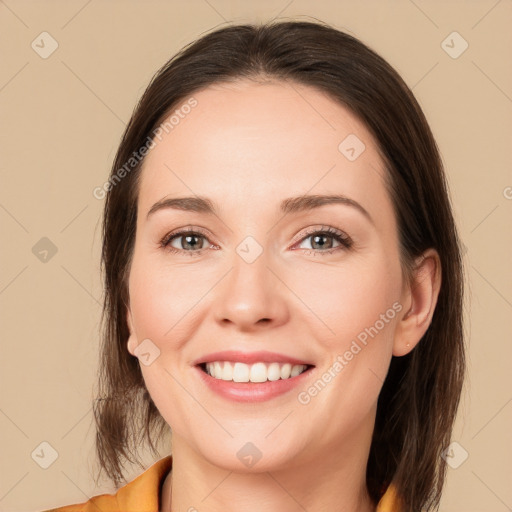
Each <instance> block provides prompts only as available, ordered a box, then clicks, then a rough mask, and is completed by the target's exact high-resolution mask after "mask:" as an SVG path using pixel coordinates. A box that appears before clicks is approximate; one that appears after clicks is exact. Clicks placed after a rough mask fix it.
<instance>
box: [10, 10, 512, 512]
mask: <svg viewBox="0 0 512 512" xmlns="http://www.w3.org/2000/svg"><path fill="white" fill-rule="evenodd" d="M275 16H279V17H285V18H303V19H306V17H315V18H318V19H320V20H323V21H326V22H328V23H331V24H333V25H334V26H335V27H337V28H340V29H345V30H347V31H350V32H351V33H353V34H354V35H356V36H357V37H359V38H360V39H361V40H362V41H363V42H365V43H367V44H369V45H370V46H371V47H372V48H374V49H375V50H376V51H377V52H378V53H380V54H381V55H382V56H383V57H384V58H386V59H387V60H388V61H389V62H390V63H391V64H392V65H393V66H394V67H395V68H396V69H397V70H398V71H399V73H401V75H402V76H403V77H404V79H405V81H406V82H407V83H408V84H409V86H410V87H412V89H413V91H414V93H415V94H416V97H417V98H418V100H419V102H420V104H421V106H422V107H423V109H424V111H425V114H426V115H427V118H428V120H429V122H430V124H431V127H432V129H433V132H434V134H435V136H436V138H437V141H438V144H439V148H440V150H441V154H442V157H443V160H444V162H445V164H446V168H447V173H448V178H449V182H450V186H451V190H452V196H453V202H454V209H455V214H456V218H457V221H458V224H459V226H460V232H461V235H462V238H463V241H464V244H465V246H466V248H467V252H466V255H465V257H466V262H467V279H468V283H469V288H468V292H469V293H470V295H471V300H470V302H469V301H468V306H467V313H468V315H467V322H466V325H467V333H468V344H469V353H468V356H469V380H468V383H467V386H466V391H465V395H464V398H463V403H462V406H461V409H460V411H459V416H458V421H457V427H456V430H455V433H454V440H456V441H457V442H458V443H459V444H460V445H461V446H462V447H463V449H464V450H466V451H467V452H468V453H469V457H468V459H467V460H466V461H465V462H464V463H463V464H461V465H460V466H459V467H458V468H457V469H450V470H449V473H448V481H447V486H446V491H445V493H444V496H443V500H442V503H441V511H443V512H455V511H457V512H459V511H464V512H476V511H478V512H482V511H485V512H501V511H506V510H510V508H511V507H512V485H511V483H512V474H511V473H512V471H511V467H512V463H511V456H512V443H511V439H510V437H511V436H510V432H511V431H512V428H511V427H512V386H511V377H510V373H511V372H510V364H511V361H512V358H511V356H512V347H511V343H510V339H511V327H512V325H511V322H510V318H511V316H512V315H511V312H512V274H511V272H510V263H511V259H510V256H511V254H512V252H511V249H512V237H511V232H512V230H511V229H510V228H511V222H510V221H511V213H512V188H511V187H512V173H511V169H512V166H511V163H512V153H511V142H512V141H511V136H512V70H511V54H512V51H511V50H512V32H511V31H510V26H512V2H511V1H510V0H501V1H496V0H489V1H487V0H485V1H484V0H482V1H476V0H474V1H466V2H461V1H420V0H415V1H414V2H412V1H396V2H395V1H393V2H391V1H385V2H378V1H374V2H370V1H359V2H356V1H337V2H335V1H326V0H324V1H315V2H312V1H309V2H307V1H301V0H274V1H272V2H271V1H268V0H265V1H257V2H256V1H247V2H242V1H228V0H208V1H207V0H192V1H181V0H179V1H177V0H175V1H168V2H163V1H139V2H135V1H123V2H121V1H100V0H89V1H87V0H76V1H75V0H73V1H58V2H57V1H46V2H43V1H23V0H0V48H1V52H2V65H1V68H0V108H1V119H2V123H1V128H0V130H1V131H0V144H1V158H0V173H1V179H2V187H1V189H0V221H1V226H2V233H1V239H2V247H3V250H2V261H1V267H0V268H1V274H0V308H1V319H2V332H1V335H2V358H1V362H0V364H1V377H0V378H1V381H0V384H1V395H0V428H1V440H2V442H1V444H0V464H1V466H0V477H1V478H0V510H2V511H13V512H18V511H27V510H43V509H45V508H50V507H51V506H57V505H64V504H70V503H76V502H81V501H85V500H86V499H88V498H89V497H90V496H92V495H95V494H100V493H102V492H110V491H111V490H112V488H111V487H110V485H109V484H108V483H107V482H103V485H102V487H100V488H97V487H95V486H94V483H93V480H92V476H91V473H90V472H91V471H92V469H93V468H94V467H95V459H94V453H93V451H92V447H93V438H94V427H93V423H92V412H91V398H92V386H93V382H94V379H95V375H96V369H97V350H98V325H99V315H100V301H101V293H102V292H101V281H100V275H99V249H100V238H99V234H100V215H101V210H102V207H103V201H101V200H97V199H95V198H94V197H93V195H92V191H93V189H94V187H96V186H101V185H102V184H103V183H104V181H105V180H106V178H107V176H108V171H109V167H110V165H111V162H112V159H113V156H114V153H115V150H116V147H117V144H118V142H119V138H120V135H121V133H122V130H123V128H124V125H125V123H126V122H127V121H128V119H129V116H130V114H131V112H132V109H133V107H134V105H135V102H136V100H137V99H138V97H139V96H140V94H141V93H142V91H143V90H144V88H145V86H146V85H147V83H148V80H149V79H150V77H151V76H152V74H153V73H154V72H155V71H156V70H157V69H158V68H159V67H160V66H161V65H162V64H163V63H164V62H165V61H166V60H167V59H168V58H169V57H170V56H171V55H172V54H173V53H174V52H175V51H177V50H178V49H179V48H180V47H182V46H183V45H184V44H186V43H188V42H189V41H191V40H193V39H195V38H197V37H198V36H200V35H201V34H202V33H203V32H205V31H209V30H211V29H212V28H213V27H215V26H218V25H221V24H224V23H226V22H240V21H242V22H251V21H265V20H268V19H270V18H272V17H275ZM43 31H46V32H48V33H49V34H50V35H51V37H53V38H54V39H55V40H56V41H57V43H58V48H57V50H56V51H55V52H54V53H53V54H51V55H50V56H49V57H48V58H46V59H43V58H42V57H41V56H40V55H39V54H38V53H36V51H35V50H34V49H33V48H32V47H31V43H32V42H33V41H35V43H34V44H39V47H37V46H36V48H37V49H38V51H39V52H42V51H43V49H42V48H41V47H42V43H41V42H40V40H41V38H40V37H39V38H38V36H39V34H41V32H43ZM453 31H457V32H458V33H459V34H460V35H461V36H462V38H463V39H464V40H465V41H467V43H468V44H469V46H468V48H467V50H466V51H465V52H464V53H462V54H461V55H460V56H459V57H458V58H452V57H451V56H450V55H449V54H448V53H446V51H445V50H444V49H443V46H442V42H443V41H444V40H445V39H446V38H447V36H448V35H449V34H451V33H452V32H453ZM42 37H46V38H47V37H48V36H42ZM449 40H450V39H448V41H449ZM461 44H462V41H461V40H458V39H455V40H454V43H453V45H452V44H451V43H450V45H452V46H454V49H452V50H451V51H456V50H458V49H460V48H462V46H461ZM49 48H51V46H50V40H49V39H45V49H46V50H48V49H49ZM43 237H47V238H48V239H50V240H51V242H52V243H53V244H54V246H55V247H56V249H57V252H56V253H55V254H54V255H52V253H51V251H50V252H49V253H48V255H47V256H46V257H47V261H46V262H43V261H41V260H40V259H39V257H43V254H41V253H40V254H39V257H36V254H34V253H33V247H34V246H35V245H36V244H37V243H38V242H39V241H40V239H41V238H43ZM40 243H41V244H43V246H42V247H43V249H44V244H48V242H40ZM36 247H37V248H38V250H39V251H41V250H42V249H41V247H40V246H36ZM34 252H36V253H37V252H38V251H37V250H35V251H34ZM42 442H47V443H49V444H50V445H51V446H52V447H53V448H54V449H55V450H56V451H57V452H58V458H57V459H56V460H55V462H54V463H53V464H51V466H49V467H48V469H43V468H41V467H40V466H39V465H38V463H36V460H38V458H37V457H36V456H35V455H34V458H32V456H31V454H32V453H33V452H34V450H36V449H37V450H36V452H38V453H40V450H41V448H40V443H42ZM457 450H458V451H456V453H455V455H456V457H458V458H459V460H460V457H461V454H462V453H463V452H462V451H461V448H458V449H457ZM45 453H46V454H48V453H50V452H49V450H46V451H45ZM165 454H167V448H166V446H165V445H164V446H163V447H162V456H163V455H165ZM153 461H154V459H152V458H151V456H150V455H149V454H148V456H147V462H148V464H149V463H152V462H153ZM141 471H142V470H141V468H138V467H134V468H132V469H131V475H132V476H135V475H137V474H139V473H140V472H141ZM411 471H414V468H411Z"/></svg>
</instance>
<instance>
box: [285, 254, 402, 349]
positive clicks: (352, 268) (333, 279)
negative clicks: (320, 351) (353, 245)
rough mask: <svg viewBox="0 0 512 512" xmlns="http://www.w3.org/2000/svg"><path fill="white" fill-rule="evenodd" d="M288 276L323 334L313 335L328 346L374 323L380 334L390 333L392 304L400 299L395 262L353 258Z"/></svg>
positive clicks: (344, 341) (346, 340) (339, 345)
mask: <svg viewBox="0 0 512 512" xmlns="http://www.w3.org/2000/svg"><path fill="white" fill-rule="evenodd" d="M379 259H380V261H377V260H379ZM290 279H291V280H292V281H291V282H294V283H296V285H295V286H294V292H295V293H296V294H297V296H298V297H299V298H301V299H302V300H303V301H304V303H305V304H306V305H307V309H309V311H310V313H311V315H312V317H311V318H312V322H313V321H314V322H315V324H316V325H317V326H318V328H319V329H320V331H319V333H320V332H321V333H323V335H320V334H319V333H318V335H317V338H318V339H322V338H323V339H324V340H325V342H326V343H328V344H329V346H331V345H332V348H336V349H340V348H342V345H345V344H347V343H348V344H350V341H351V340H352V339H354V338H356V337H357V336H358V335H359V334H360V333H364V332H365V329H368V328H370V327H372V326H374V325H375V324H376V323H377V327H380V328H381V329H380V330H382V331H383V332H382V334H383V335H384V331H385V332H386V334H388V333H390V334H392V330H393V327H394V321H393V319H394V318H395V316H396V311H395V310H394V309H393V304H394V303H395V302H396V301H398V300H399V299H400V290H401V279H400V267H399V265H397V264H396V263H395V262H393V261H386V260H385V259H383V258H367V259H365V260H360V261H356V260H355V259H354V260H353V261H352V262H351V264H350V265H349V264H347V265H338V266H336V267H335V266H331V267H327V266H324V265H318V266H317V267H316V268H315V267H310V268H309V269H308V271H307V272H303V273H301V276H300V279H299V278H296V279H295V278H293V277H292V276H290ZM395 307H396V306H395ZM381 315H384V323H385V326H384V327H383V326H382V321H381V320H380V319H381ZM363 336H364V335H363Z"/></svg>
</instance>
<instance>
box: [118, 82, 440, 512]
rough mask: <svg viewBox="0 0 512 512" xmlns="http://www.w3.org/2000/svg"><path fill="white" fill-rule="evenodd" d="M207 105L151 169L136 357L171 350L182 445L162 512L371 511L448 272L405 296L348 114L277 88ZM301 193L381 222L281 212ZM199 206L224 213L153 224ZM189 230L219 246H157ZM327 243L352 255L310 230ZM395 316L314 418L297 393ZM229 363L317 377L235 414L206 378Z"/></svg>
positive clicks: (362, 132)
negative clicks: (400, 376) (374, 466)
mask: <svg viewBox="0 0 512 512" xmlns="http://www.w3.org/2000/svg"><path fill="white" fill-rule="evenodd" d="M194 98H196V100H197V101H198V105H197V106H196V107H195V108H194V109H192V110H191V112H190V113H189V114H188V115H187V116H185V118H184V119H182V120H180V123H179V125H177V126H175V127H174V129H173V130H172V131H170V132H169V134H167V135H165V136H164V137H163V139H162V141H161V142H158V144H156V146H154V147H153V148H152V150H151V151H150V152H149V154H148V156H147V157H146V160H145V162H144V165H143V169H142V175H141V182H140V190H139V197H138V219H137V230H136V241H135V247H134V253H133V259H132V264H131V268H130V274H129V293H130V307H129V310H128V312H127V319H128V323H129V326H130V332H131V336H130V338H129V340H128V343H127V346H128V350H129V351H130V353H131V354H132V355H134V356H135V349H136V347H137V345H138V344H139V343H140V342H141V341H142V340H145V339H150V340H151V342H152V343H154V345H156V346H157V347H158V349H159V350H160V356H159V357H157V358H156V359H155V360H154V361H153V362H152V364H150V365H149V366H145V365H143V364H141V370H142V373H143V376H144V380H145V384H146V386H147V388H148V390H149V393H150V395H151V397H152V399H153V400H154V402H155V404H156V406H157V407H158V409H159V411H160V413H161V414H162V416H163V417H164V419H165V420H166V421H167V423H168V424H169V426H170V428H171V430H172V454H173V469H172V472H171V473H169V475H168V476H167V478H166V480H165V485H164V488H163V491H162V496H161V498H162V510H165V511H169V510H171V506H172V510H173V512H181V511H188V510H189V509H190V507H195V509H197V510H199V511H201V510H208V511H209V512H217V511H219V512H220V511H223V512H226V511H228V510H244V511H246V512H255V511H258V512H259V511H261V510H268V511H277V510H279V511H281V512H282V511H290V512H292V511H293V512H295V511H303V510H308V512H320V511H323V510H339V511H345V512H348V511H350V512H354V511H363V512H369V511H374V510H375V505H374V504H372V502H371V501H370V499H369V495H368V492H367V488H366V484H365V470H366V463H367V459H368V453H369V449H370V442H371V436H372V432H373V428H374V421H375V413H376V407H377V399H378V396H379V392H380V390H381V387H382V384H383V381H384V378H385V376H386V373H387V370H388V367H389V363H390V360H391V356H392V355H395V356H401V355H404V354H406V353H408V352H409V351H410V350H412V349H413V348H414V346H415V345H416V343H418V342H419V340H420V338H421V336H422V335H423V334H424V333H425V331H426V329H427V328H428V325H429V323H430V320H431V318H432V314H433V310H434V307H435V303H436V300H437V295H438V292H439V286H440V269H439V259H438V256H437V254H436V253H435V251H433V250H429V251H427V252H426V253H425V255H424V258H423V259H422V260H421V262H420V261H419V260H418V268H417V272H416V273H415V274H414V275H413V276H412V281H411V282H409V281H408V280H404V278H403V273H402V269H401V266H400V260H399V250H398V232H397V224H396V218H395V215H394V212H393V207H392V203H391V199H390V197H389V194H388V192H387V189H386V187H385V185H384V181H383V177H384V175H385V170H384V165H383V162H382V161H381V159H380V157H379V154H378V152H377V149H376V143H375V141H374V140H373V138H372V136H371V135H370V133H369V132H368V130H367V129H366V127H365V126H364V124H362V123H361V122H360V121H359V120H358V119H357V118H356V117H354V116H353V115H352V114H351V113H350V111H349V110H347V109H346V108H345V107H343V106H341V105H340V104H338V103H337V102H335V101H333V100H332V99H330V98H329V97H327V96H326V95H324V94H323V93H321V92H319V91H317V90H316V89H314V88H311V87H307V86H301V85H298V84H293V87H292V86H291V85H290V84H285V83H283V82H276V81H272V82H268V83H265V84H260V83H254V82H249V81H238V82H236V83H230V84H216V85H214V86H210V87H208V88H206V89H204V90H202V91H200V92H198V93H195V94H194ZM349 134H356V135H357V137H358V138H359V139H360V140H361V141H363V142H364V144H365V146H366V149H365V150H364V152H363V153H362V154H361V155H360V156H359V157H358V158H357V159H356V160H355V161H349V160H348V159H347V158H346V157H345V156H344V155H343V154H342V153H341V152H340V151H339V150H338V145H339V144H340V142H341V141H342V140H343V139H345V137H347V135H349ZM304 194H343V195H345V196H347V197H349V198H351V199H352V200H354V201H357V202H358V203H359V204H360V205H362V206H363V207H364V209H366V210H367V212H368V213H369V215H370V217H371V220H370V219H368V218H367V217H366V216H365V215H363V214H362V213H361V212H360V211H359V210H358V209H357V208H355V207H353V206H349V205H340V204H334V205H332V204H331V205H324V206H322V207H321V208H317V209H315V210H311V211H306V212H298V213H290V214H287V215H285V216H284V215H283V214H282V213H280V212H279V210H278V205H279V203H280V202H281V201H282V200H283V199H285V198H288V197H292V196H301V195H304ZM195 195H198V196H206V197H208V198H210V199H211V200H212V201H214V202H215V203H216V204H218V206H219V211H218V214H217V215H216V216H215V215H210V216H209V215H206V214H204V213H197V212H187V211H180V210H174V209H162V210H159V211H157V212H155V213H154V214H153V215H151V216H150V217H149V218H147V214H148V212H149V210H150V208H151V207H152V205H154V204H155V203H156V202H158V201H160V200H162V199H163V198H167V197H181V196H195ZM190 226H196V227H201V228H203V229H204V230H206V232H207V233H208V236H207V237H206V238H202V237H201V236H199V237H198V238H197V239H195V240H193V243H195V246H193V247H194V248H192V249H191V248H190V246H187V239H186V238H185V237H183V236H182V237H178V238H175V239H174V241H173V242H172V246H173V247H174V248H177V249H181V250H182V252H181V253H179V254H175V253H171V252H170V251H169V250H167V249H165V248H163V247H161V246H160V245H159V242H160V240H161V239H162V238H163V237H164V236H165V235H166V234H168V233H171V232H172V231H176V230H178V228H189V227H190ZM325 227H332V228H335V229H338V230H341V231H342V232H344V233H346V234H347V235H349V236H350V237H351V239H352V240H353V245H352V247H351V248H348V249H347V248H344V247H343V246H341V245H340V243H339V242H338V241H336V239H334V238H332V235H330V234H326V235H325V236H326V238H324V239H321V241H322V240H323V241H324V246H319V245H318V244H317V245H314V244H315V237H314V236H311V232H313V231H311V232H308V231H306V230H308V228H318V229H317V230H316V231H317V232H318V231H322V229H323V228H325ZM247 236H251V237H253V238H254V239H255V240H256V241H257V243H258V244H259V245H260V246H261V248H262V250H263V252H262V254H261V255H260V256H259V257H258V258H257V259H256V260H255V261H254V262H252V263H247V262H246V261H245V260H244V259H243V258H241V257H240V256H239V255H238V253H237V252H236V248H237V246H238V245H239V244H240V243H241V242H242V241H243V240H244V239H245V238H246V237H247ZM187 247H188V248H187ZM211 247H214V248H211ZM322 247H326V248H327V249H329V248H335V247H338V250H337V251H335V252H333V253H331V254H325V251H326V250H327V249H326V248H322ZM201 248H202V249H201ZM322 251H324V254H321V253H322ZM190 252H194V254H192V255H191V254H190ZM394 303H395V304H396V303H398V304H399V305H400V306H401V310H400V312H399V313H397V314H396V315H395V316H394V318H393V319H391V320H389V321H388V322H387V323H385V326H384V328H382V329H380V330H379V332H378V334H377V335H375V336H374V337H373V338H369V341H368V344H367V345H366V346H364V348H363V349H362V350H361V351H360V352H359V353H358V354H357V355H355V356H354V357H353V359H352V360H351V361H349V363H348V364H347V365H346V366H345V367H344V368H343V370H342V371H340V372H338V374H337V375H336V377H335V378H333V379H332V380H331V381H330V382H329V383H328V384H327V385H326V386H325V387H324V389H322V390H321V392H320V393H318V395H316V396H315V397H313V398H312V399H311V401H310V402H309V403H308V404H306V405H304V404H301V403H299V401H298V399H297V395H298V393H299V392H301V391H304V390H307V388H308V386H311V385H312V384H314V382H315V381H317V380H318V379H319V378H321V376H322V374H323V373H324V372H325V371H327V369H328V368H330V367H332V365H333V363H334V361H335V360H336V357H337V356H338V355H340V354H341V355H342V354H344V352H345V351H347V350H348V349H349V348H350V345H351V343H352V341H353V340H355V339H356V337H357V336H358V334H360V333H361V332H362V331H364V329H365V328H369V327H370V326H374V325H375V324H376V321H377V320H378V319H379V318H380V315H381V314H385V313H386V311H387V310H389V309H390V308H392V305H393V304H394ZM262 319H266V320H262ZM223 349H234V350H243V351H255V350H269V351H275V352H280V353H284V354H288V355H291V356H295V357H297V358H299V359H304V360H306V361H311V362H312V363H313V364H314V365H315V368H314V370H313V371H312V372H311V373H310V376H309V377H308V380H307V384H305V385H303V386H300V388H298V389H294V390H292V391H291V392H289V393H286V394H284V395H281V396H279V397H277V398H274V399H272V400H269V401H266V402H261V403H235V402H233V401H230V400H228V399H225V398H223V397H220V396H218V395H216V394H214V393H213V392H212V391H210V390H209V389H208V388H207V387H206V386H205V385H204V384H203V383H202V382H201V380H200V379H199V378H198V376H197V370H196V369H195V368H193V366H191V365H192V361H194V360H195V359H197V358H198V357H200V356H204V355H206V354H208V353H211V352H214V351H217V350H223ZM247 442H252V443H253V444H254V445H256V446H257V448H258V449H259V451H260V452H261V453H262V458H261V459H260V460H259V461H258V462H257V463H256V464H255V465H254V466H252V467H247V466H245V465H244V464H242V463H241V461H240V460H239V458H238V457H237V452H238V451H239V450H240V448H242V447H243V446H244V445H245V444H246V443H247ZM326 475H328V478H326ZM203 500H204V501H203ZM190 510H194V509H190Z"/></svg>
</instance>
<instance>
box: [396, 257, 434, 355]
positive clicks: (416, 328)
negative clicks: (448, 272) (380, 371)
mask: <svg viewBox="0 0 512 512" xmlns="http://www.w3.org/2000/svg"><path fill="white" fill-rule="evenodd" d="M440 288H441V262H440V259H439V255H438V253H437V251H435V250H434V249H428V250H427V251H425V252H424V253H423V254H422V256H421V257H419V258H418V259H417V260H416V267H415V269H414V271H413V276H412V280H411V283H410V287H409V288H408V290H406V292H405V294H404V296H405V297H406V299H407V300H406V299H404V301H405V303H407V304H408V306H409V307H408V308H407V309H406V310H405V314H404V316H403V317H402V318H401V319H400V321H399V323H398V324H397V328H396V331H395V340H394V343H393V355H394V356H403V355H406V354H408V353H409V352H410V351H411V350H412V349H413V348H414V347H415V346H416V345H417V344H418V343H419V341H420V340H421V338H422V337H423V335H424V334H425V333H426V332H427V329H428V327H429V325H430V323H431V321H432V317H433V315H434V310H435V308H436V304H437V298H438V296H439V290H440Z"/></svg>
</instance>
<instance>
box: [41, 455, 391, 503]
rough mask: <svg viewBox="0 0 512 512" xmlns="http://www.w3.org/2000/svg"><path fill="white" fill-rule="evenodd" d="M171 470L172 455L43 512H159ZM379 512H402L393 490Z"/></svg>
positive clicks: (385, 495) (387, 494)
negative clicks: (111, 490)
mask: <svg viewBox="0 0 512 512" xmlns="http://www.w3.org/2000/svg"><path fill="white" fill-rule="evenodd" d="M171 467H172V455H168V456H167V457H164V458H163V459H160V460H159V461H157V462H155V463H154V464H153V465H152V466H151V467H149V468H148V469H147V470H146V471H144V472H143V473H142V474H140V475H139V476H138V477H137V478H135V479H134V480H132V481H131V482H129V483H127V484H126V485H124V486H123V487H120V488H119V489H118V490H117V492H116V493H115V494H100V495H98V496H93V497H92V498H91V499H90V500H88V501H86V502H83V503H77V504H74V505H67V506H64V507H59V508H52V509H50V510H46V511H43V512H159V508H160V502H159V499H160V489H161V486H162V484H163V481H164V479H165V477H166V476H167V473H168V472H169V471H170V469H171ZM377 512H400V510H399V507H398V505H397V503H396V498H395V489H394V488H393V487H392V486H390V487H389V488H388V490H387V491H386V493H385V494H384V496H383V497H382V499H381V500H380V501H379V504H378V506H377Z"/></svg>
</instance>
